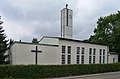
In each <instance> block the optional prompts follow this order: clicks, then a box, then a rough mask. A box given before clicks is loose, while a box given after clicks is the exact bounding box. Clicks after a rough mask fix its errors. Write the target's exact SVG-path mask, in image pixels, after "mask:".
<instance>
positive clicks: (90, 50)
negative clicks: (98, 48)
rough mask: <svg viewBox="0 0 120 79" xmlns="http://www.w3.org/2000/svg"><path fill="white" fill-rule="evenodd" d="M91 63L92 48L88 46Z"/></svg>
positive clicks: (90, 61)
mask: <svg viewBox="0 0 120 79" xmlns="http://www.w3.org/2000/svg"><path fill="white" fill-rule="evenodd" d="M91 63H92V48H89V64H91Z"/></svg>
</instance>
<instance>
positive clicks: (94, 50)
mask: <svg viewBox="0 0 120 79" xmlns="http://www.w3.org/2000/svg"><path fill="white" fill-rule="evenodd" d="M95 55H96V49H95V48H94V49H93V63H95ZM89 63H90V64H91V63H92V48H89Z"/></svg>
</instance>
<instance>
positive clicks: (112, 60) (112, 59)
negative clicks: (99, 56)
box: [108, 54, 118, 63]
mask: <svg viewBox="0 0 120 79" xmlns="http://www.w3.org/2000/svg"><path fill="white" fill-rule="evenodd" d="M116 62H118V55H116V54H110V55H109V56H108V63H116Z"/></svg>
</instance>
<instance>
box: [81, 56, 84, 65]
mask: <svg viewBox="0 0 120 79" xmlns="http://www.w3.org/2000/svg"><path fill="white" fill-rule="evenodd" d="M81 64H84V55H82V57H81Z"/></svg>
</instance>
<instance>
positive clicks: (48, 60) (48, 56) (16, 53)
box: [11, 43, 59, 65]
mask: <svg viewBox="0 0 120 79" xmlns="http://www.w3.org/2000/svg"><path fill="white" fill-rule="evenodd" d="M36 46H38V50H40V51H42V53H38V64H42V65H47V64H50V65H52V64H59V61H58V60H59V55H58V54H57V50H58V47H57V46H46V45H33V44H20V43H15V44H14V45H13V46H12V47H11V51H12V64H24V65H28V64H35V52H31V50H35V47H36Z"/></svg>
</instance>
